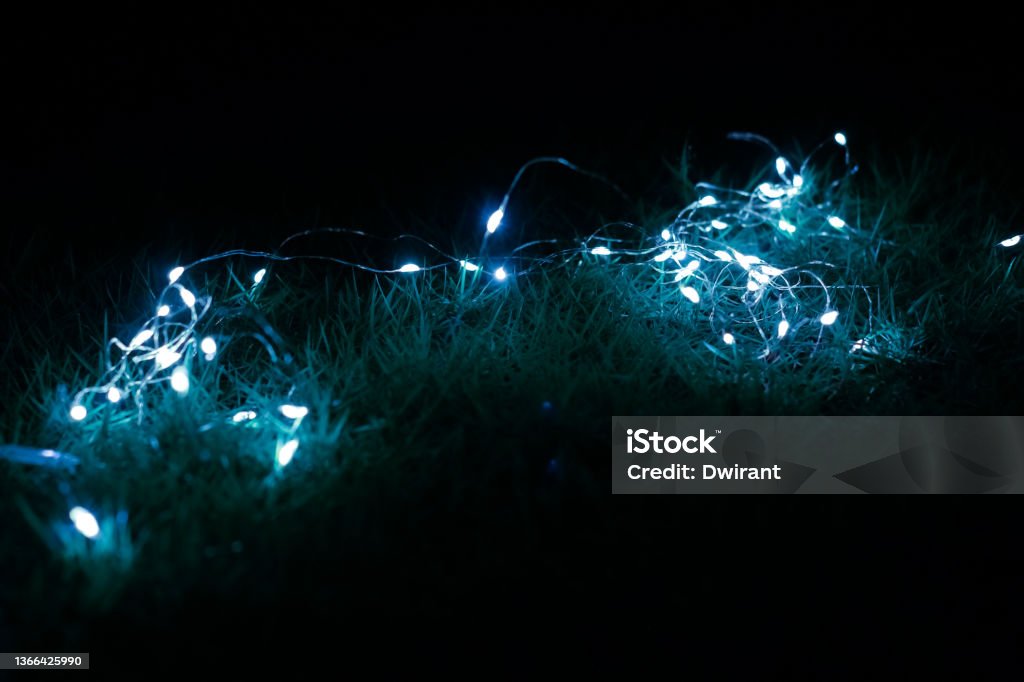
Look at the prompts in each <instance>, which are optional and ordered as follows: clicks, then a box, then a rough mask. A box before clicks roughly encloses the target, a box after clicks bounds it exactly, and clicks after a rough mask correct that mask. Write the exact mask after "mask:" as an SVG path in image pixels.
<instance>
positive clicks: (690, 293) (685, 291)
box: [679, 287, 700, 303]
mask: <svg viewBox="0 0 1024 682" xmlns="http://www.w3.org/2000/svg"><path fill="white" fill-rule="evenodd" d="M679 293H681V294H682V295H683V296H685V297H686V299H687V300H688V301H690V303H700V294H698V293H697V290H696V289H694V288H693V287H679Z"/></svg>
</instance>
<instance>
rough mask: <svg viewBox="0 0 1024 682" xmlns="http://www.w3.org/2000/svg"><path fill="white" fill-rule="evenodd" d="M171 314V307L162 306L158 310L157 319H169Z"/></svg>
mask: <svg viewBox="0 0 1024 682" xmlns="http://www.w3.org/2000/svg"><path fill="white" fill-rule="evenodd" d="M170 314H171V306H169V305H162V306H160V307H159V308H157V309H156V316H157V317H167V316H168V315H170Z"/></svg>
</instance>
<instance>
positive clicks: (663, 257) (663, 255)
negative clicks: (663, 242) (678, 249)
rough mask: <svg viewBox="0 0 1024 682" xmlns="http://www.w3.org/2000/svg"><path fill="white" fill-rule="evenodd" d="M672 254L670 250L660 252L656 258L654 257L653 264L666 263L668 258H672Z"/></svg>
mask: <svg viewBox="0 0 1024 682" xmlns="http://www.w3.org/2000/svg"><path fill="white" fill-rule="evenodd" d="M672 253H673V252H672V251H671V250H669V251H662V252H661V253H659V254H658V255H657V256H655V257H654V262H655V263H664V262H665V261H667V260H668V259H669V258H671V257H672Z"/></svg>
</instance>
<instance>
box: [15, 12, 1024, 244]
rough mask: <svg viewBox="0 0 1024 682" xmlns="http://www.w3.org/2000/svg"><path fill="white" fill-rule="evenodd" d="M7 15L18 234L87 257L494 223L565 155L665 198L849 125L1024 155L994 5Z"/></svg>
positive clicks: (868, 132) (1008, 156)
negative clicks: (687, 155)
mask: <svg viewBox="0 0 1024 682" xmlns="http://www.w3.org/2000/svg"><path fill="white" fill-rule="evenodd" d="M823 7H824V5H823ZM6 19H7V20H6V21H5V22H4V23H5V28H4V36H3V43H4V44H3V48H2V49H3V54H4V69H3V72H4V82H3V90H4V97H3V102H4V104H3V109H4V110H5V112H6V114H7V115H8V123H7V124H6V126H5V133H6V134H5V135H4V138H5V142H4V148H3V152H2V154H0V159H2V166H0V169H2V170H0V173H2V174H0V200H2V204H3V220H4V222H5V223H6V226H5V229H6V230H8V231H11V232H14V233H18V234H22V235H24V234H26V233H29V232H31V233H35V234H36V235H38V236H41V238H43V239H44V240H46V241H48V242H51V243H53V240H57V243H66V244H69V245H70V246H71V248H72V249H73V250H74V251H75V253H76V254H77V256H76V257H77V258H78V260H79V262H80V263H81V262H82V261H83V259H85V262H88V254H90V253H91V252H94V251H96V252H98V253H100V254H102V255H104V256H108V255H109V254H110V253H111V249H112V248H117V247H123V249H122V250H123V251H124V253H126V254H129V253H131V252H132V251H133V249H135V248H137V247H138V246H141V245H150V246H154V247H159V245H160V244H170V243H175V244H180V243H183V242H188V243H189V244H190V246H189V247H188V248H192V249H194V250H195V251H196V252H197V253H195V254H192V255H196V256H199V255H202V254H203V253H205V252H206V251H207V250H208V249H210V248H214V247H216V246H224V245H228V244H230V245H235V244H239V243H243V242H244V243H247V244H249V245H252V246H263V247H268V246H273V245H274V244H276V243H277V241H279V239H280V238H281V237H283V236H286V235H287V234H290V233H291V232H293V231H295V230H296V229H301V228H305V227H310V226H313V225H328V224H333V225H345V226H358V227H360V228H362V229H366V230H370V231H377V232H380V233H387V234H390V233H394V232H399V231H403V230H409V231H416V230H415V229H410V228H411V226H412V223H413V221H416V220H420V221H424V222H430V223H433V224H435V225H436V224H451V225H453V226H454V225H455V224H456V223H458V224H460V225H466V224H467V223H474V229H479V227H480V221H482V219H483V217H484V216H485V215H486V213H487V212H489V211H490V210H491V209H492V208H493V205H494V203H495V202H496V201H498V200H499V199H500V196H501V194H502V193H503V191H504V189H505V187H506V186H507V184H508V182H509V180H510V179H511V176H512V174H513V173H514V172H515V170H516V168H517V167H518V166H519V165H520V164H521V163H522V162H524V161H526V160H527V159H529V158H530V157H532V156H534V155H540V154H558V155H563V156H566V157H568V158H570V159H572V160H574V161H577V162H578V163H580V164H582V165H585V166H590V167H593V168H595V169H596V170H600V171H601V172H604V173H606V174H608V175H609V176H611V177H612V178H613V179H615V180H616V181H618V182H619V183H621V184H622V185H623V186H624V187H625V188H626V189H627V190H628V191H630V192H632V193H635V194H637V195H641V196H642V195H643V194H644V193H645V192H647V191H649V190H650V188H651V187H652V183H654V182H655V181H656V179H657V178H658V177H659V174H661V175H663V174H664V171H665V166H664V162H665V161H668V162H675V161H677V160H678V158H679V156H680V154H681V152H682V150H683V148H684V146H685V145H686V144H687V142H688V143H689V144H690V150H691V152H692V153H693V155H694V157H693V158H694V160H695V162H696V168H695V174H698V175H700V176H701V177H703V176H704V175H706V174H707V173H709V172H711V171H713V170H715V169H717V168H719V167H721V166H723V165H728V164H730V163H731V162H732V161H733V159H732V157H731V156H730V153H731V151H732V150H733V149H734V147H735V143H725V142H724V135H725V133H727V132H729V131H731V130H752V131H756V132H760V133H763V134H765V135H768V136H770V137H772V138H773V139H774V140H776V141H778V142H779V143H780V144H783V145H793V144H795V143H798V144H800V145H803V146H804V147H805V148H806V147H808V146H810V145H812V144H815V143H817V142H818V141H820V140H822V139H827V138H828V136H830V135H831V133H832V132H833V131H834V130H837V129H844V130H846V131H848V133H849V135H850V139H851V141H852V143H853V144H854V148H855V149H856V148H858V147H860V148H864V147H865V146H874V147H876V148H880V149H883V150H885V151H886V153H887V154H888V153H890V152H891V154H892V156H893V157H894V158H898V157H899V154H900V153H901V151H902V150H904V149H905V148H906V145H907V144H908V141H912V142H913V144H915V145H918V147H921V146H924V147H925V148H927V149H929V150H931V151H934V152H936V153H939V154H941V153H943V150H944V149H947V148H949V147H951V146H953V145H954V144H957V145H960V146H965V145H966V146H968V147H971V148H972V149H975V150H976V151H977V153H979V154H982V155H984V156H985V157H986V158H987V159H989V160H990V167H991V168H992V169H993V173H994V174H995V173H1006V172H1015V171H1014V170H1013V168H1014V166H1015V165H1016V164H1015V163H1013V161H1014V160H1015V158H1016V155H1017V154H1018V153H1019V152H1020V151H1021V142H1020V136H1019V135H1018V134H1017V131H1016V129H1015V128H1016V126H1017V125H1018V124H1019V120H1020V109H1021V105H1020V101H1021V97H1020V95H1021V94H1022V93H1021V79H1020V77H1019V73H1018V65H1019V61H1020V60H1019V58H1018V57H1017V55H1016V54H1015V53H1016V47H1015V30H1016V29H1015V28H1014V24H1013V22H1012V21H1011V20H1010V18H1009V17H1000V16H997V15H994V14H993V13H992V12H990V11H986V10H984V8H980V7H976V6H972V8H971V10H970V11H968V10H967V9H961V10H959V11H957V12H956V13H949V14H942V13H934V12H928V13H924V12H921V11H920V10H916V9H912V8H901V7H896V6H895V4H890V5H886V6H882V7H877V8H874V7H871V6H868V5H864V4H857V5H852V4H850V5H843V6H833V7H832V8H828V9H823V8H819V9H818V10H807V9H801V10H799V11H797V10H791V11H786V10H782V9H779V8H776V7H774V6H772V7H770V8H767V9H760V10H759V9H753V8H749V7H744V6H740V5H726V4H719V5H715V6H713V7H699V8H697V7H689V6H685V5H679V6H675V7H674V8H661V9H646V8H642V7H638V6H633V5H630V9H628V10H627V9H623V8H606V9H595V8H591V9H588V10H587V11H586V12H582V11H577V12H568V11H558V10H553V9H551V8H550V7H547V6H545V5H544V4H540V3H538V4H537V6H536V7H532V8H531V7H528V6H523V5H521V6H518V7H506V6H502V7H501V8H500V9H495V10H489V11H484V10H480V11H476V12H469V11H461V12H455V11H447V10H433V11H430V12H426V11H423V10H410V9H408V8H405V7H400V6H394V7H387V6H384V5H381V6H378V8H377V9H375V10H374V11H368V10H363V9H355V8H341V7H339V8H335V10H334V11H333V12H332V13H331V14H330V15H326V14H324V13H323V12H317V13H313V12H310V13H304V12H302V11H300V10H291V11H269V10H264V9H259V8H251V7H239V8H234V9H219V8H212V7H205V8H202V9H189V8H187V7H179V6H174V7H167V8H163V9H160V10H157V11H153V12H149V11H146V12H143V11H141V10H138V9H135V10H129V9H124V8H122V9H99V8H92V7H90V8H88V9H83V8H78V9H74V10H66V9H64V8H61V9H60V10H56V9H53V10H48V9H39V10H33V11H32V12H24V11H23V12H22V14H20V15H19V14H17V13H15V14H13V15H10V16H8V17H7V18H6ZM730 145H732V146H730ZM696 179H700V177H697V178H696ZM460 221H461V222H460ZM462 229H465V228H462ZM17 244H18V242H17V241H16V242H15V248H16V247H17Z"/></svg>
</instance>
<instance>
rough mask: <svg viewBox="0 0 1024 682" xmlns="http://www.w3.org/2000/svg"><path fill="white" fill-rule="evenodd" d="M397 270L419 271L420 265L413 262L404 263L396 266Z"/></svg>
mask: <svg viewBox="0 0 1024 682" xmlns="http://www.w3.org/2000/svg"><path fill="white" fill-rule="evenodd" d="M398 271H399V272H419V271H420V266H418V265H416V264H415V263H406V264H405V265H403V266H402V267H400V268H398Z"/></svg>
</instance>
